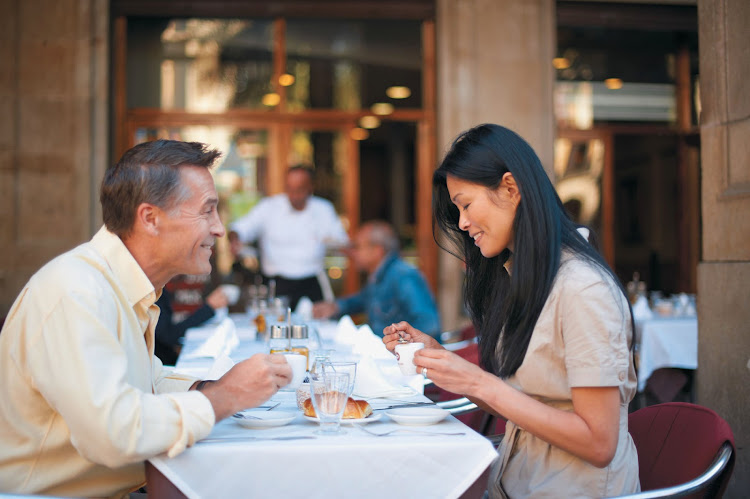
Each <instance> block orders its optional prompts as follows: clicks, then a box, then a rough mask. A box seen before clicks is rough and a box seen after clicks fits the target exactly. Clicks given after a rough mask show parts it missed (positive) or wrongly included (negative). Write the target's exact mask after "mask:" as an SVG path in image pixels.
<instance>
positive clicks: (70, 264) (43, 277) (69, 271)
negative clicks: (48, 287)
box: [29, 241, 108, 288]
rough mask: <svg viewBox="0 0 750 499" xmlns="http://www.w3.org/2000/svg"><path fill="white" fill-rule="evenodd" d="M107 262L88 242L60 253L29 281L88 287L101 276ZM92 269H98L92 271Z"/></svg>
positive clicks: (71, 286)
mask: <svg viewBox="0 0 750 499" xmlns="http://www.w3.org/2000/svg"><path fill="white" fill-rule="evenodd" d="M107 267H108V266H107V262H106V260H105V258H104V256H103V255H102V254H101V253H99V252H98V251H97V250H96V248H95V246H94V245H93V244H92V243H91V242H90V241H89V242H87V243H83V244H81V245H79V246H76V247H75V248H73V249H71V250H69V251H66V252H65V253H62V254H60V255H58V256H56V257H55V258H53V259H52V260H50V261H49V262H47V263H46V264H44V266H42V268H40V269H39V270H38V271H37V272H36V273H35V274H34V275H33V276H32V279H31V280H30V281H29V282H30V283H31V282H32V281H33V282H35V283H42V285H43V284H44V283H49V282H53V283H66V286H67V287H69V288H78V287H84V286H86V285H90V284H91V282H92V279H96V277H97V276H98V275H102V274H103V272H102V271H103V270H104V269H106V268H107ZM93 269H100V271H94V272H92V270H93Z"/></svg>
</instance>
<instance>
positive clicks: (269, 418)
mask: <svg viewBox="0 0 750 499" xmlns="http://www.w3.org/2000/svg"><path fill="white" fill-rule="evenodd" d="M241 414H247V415H248V416H252V418H238V417H233V418H232V420H233V421H236V422H237V423H239V424H240V425H242V426H244V427H245V428H268V427H271V426H284V425H286V424H289V423H291V422H292V420H293V419H294V418H296V417H297V413H296V412H291V411H252V412H251V411H247V412H244V413H241ZM255 418H258V419H255Z"/></svg>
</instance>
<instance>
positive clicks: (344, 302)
mask: <svg viewBox="0 0 750 499" xmlns="http://www.w3.org/2000/svg"><path fill="white" fill-rule="evenodd" d="M368 287H369V285H368V286H366V287H365V288H364V289H362V290H361V291H360V292H359V293H355V294H353V295H349V296H345V297H343V298H339V299H338V300H336V305H337V306H338V309H339V311H338V315H339V316H342V315H347V314H349V315H352V314H361V313H363V312H366V311H367V292H368V289H367V288H368Z"/></svg>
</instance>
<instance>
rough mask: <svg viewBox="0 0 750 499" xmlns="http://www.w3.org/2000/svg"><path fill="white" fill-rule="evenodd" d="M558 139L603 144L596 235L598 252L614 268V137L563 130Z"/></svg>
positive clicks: (599, 130) (600, 132)
mask: <svg viewBox="0 0 750 499" xmlns="http://www.w3.org/2000/svg"><path fill="white" fill-rule="evenodd" d="M557 138H558V139H569V140H571V141H573V142H584V141H589V140H601V141H602V143H603V144H604V164H603V167H602V176H601V197H600V199H601V201H600V208H599V210H600V212H601V219H602V227H601V232H600V233H599V234H597V236H598V237H599V241H600V246H601V247H600V250H601V253H602V255H604V259H605V260H606V261H607V263H608V264H609V266H610V267H612V268H613V269H614V268H615V230H614V220H615V182H614V150H613V147H614V135H613V133H612V131H611V130H608V129H606V128H596V127H595V128H593V129H590V130H577V129H571V128H563V129H560V130H558V132H557Z"/></svg>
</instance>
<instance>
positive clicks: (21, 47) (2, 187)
mask: <svg viewBox="0 0 750 499" xmlns="http://www.w3.org/2000/svg"><path fill="white" fill-rule="evenodd" d="M108 5H109V2H107V1H106V0H87V1H81V0H6V1H4V2H0V114H2V116H3V119H2V120H0V255H2V258H0V318H2V317H4V316H5V315H6V314H7V313H8V310H9V308H10V306H11V304H12V303H13V301H14V300H15V298H16V296H17V294H18V292H19V291H20V290H21V288H22V287H23V285H24V284H25V283H26V281H27V280H28V278H29V277H30V276H31V275H32V274H33V273H34V272H35V271H36V270H37V269H39V267H41V266H42V265H43V264H44V263H45V262H47V261H48V260H50V259H51V258H52V257H54V256H56V255H57V254H59V253H61V252H63V251H65V250H67V249H69V248H71V247H73V246H75V245H77V244H79V243H81V242H83V241H85V240H87V239H89V238H90V236H91V234H92V233H93V232H94V230H95V227H97V226H98V224H99V223H100V222H97V219H99V220H100V219H101V216H100V214H99V213H100V212H99V207H98V206H99V204H98V194H97V192H96V191H97V190H98V184H99V179H100V178H101V173H102V172H103V171H104V166H105V162H106V151H107V128H108V123H107V82H108V67H107V36H108V35H107V29H108V28H107V27H108Z"/></svg>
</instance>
